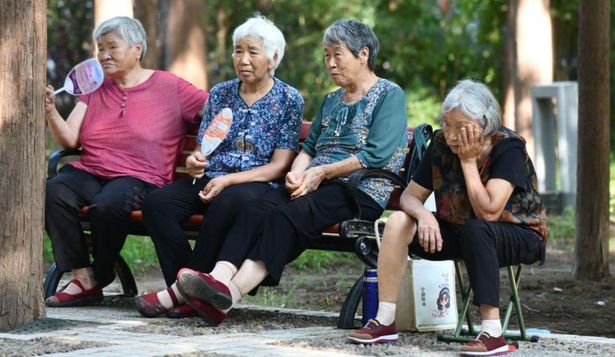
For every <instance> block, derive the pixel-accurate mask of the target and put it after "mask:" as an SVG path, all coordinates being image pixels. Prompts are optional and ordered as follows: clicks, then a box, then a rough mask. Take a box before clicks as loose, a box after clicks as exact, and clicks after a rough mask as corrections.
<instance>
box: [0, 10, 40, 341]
mask: <svg viewBox="0 0 615 357" xmlns="http://www.w3.org/2000/svg"><path fill="white" fill-rule="evenodd" d="M46 46H47V1H46V0H27V1H26V0H0V98H2V100H1V101H0V171H1V172H2V179H1V180H0V212H2V214H0V287H1V288H0V290H1V291H2V292H1V293H0V331H7V330H10V329H12V328H15V327H16V326H19V325H22V324H24V323H26V322H28V321H32V320H36V319H40V318H43V317H45V308H44V305H43V291H42V281H43V278H42V277H43V202H44V199H45V197H44V185H45V135H44V130H45V119H44V117H45V115H44V109H43V93H44V88H45V81H46V73H45V58H46V50H47V48H46Z"/></svg>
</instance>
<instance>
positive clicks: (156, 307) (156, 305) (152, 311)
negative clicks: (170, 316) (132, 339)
mask: <svg viewBox="0 0 615 357" xmlns="http://www.w3.org/2000/svg"><path fill="white" fill-rule="evenodd" d="M167 293H169V296H170V297H171V301H172V302H173V307H175V306H179V305H180V303H179V300H178V299H177V296H175V291H173V289H171V288H170V287H168V288H167ZM135 305H136V307H137V311H139V313H140V314H141V315H143V316H145V317H159V316H160V315H162V314H166V313H167V312H169V310H171V309H172V308H173V307H164V306H162V304H161V303H160V300H158V292H154V293H149V294H143V295H141V296H137V297H136V298H135Z"/></svg>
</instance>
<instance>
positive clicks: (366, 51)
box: [359, 47, 369, 64]
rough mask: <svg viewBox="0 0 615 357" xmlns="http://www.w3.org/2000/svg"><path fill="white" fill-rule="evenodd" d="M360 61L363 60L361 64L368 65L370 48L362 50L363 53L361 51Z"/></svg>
mask: <svg viewBox="0 0 615 357" xmlns="http://www.w3.org/2000/svg"><path fill="white" fill-rule="evenodd" d="M359 59H360V60H361V64H365V63H367V61H368V60H369V48H367V47H363V48H361V51H359Z"/></svg>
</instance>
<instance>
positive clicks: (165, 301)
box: [156, 282, 185, 309]
mask: <svg viewBox="0 0 615 357" xmlns="http://www.w3.org/2000/svg"><path fill="white" fill-rule="evenodd" d="M171 289H173V292H174V293H175V297H177V302H178V304H179V305H181V304H183V303H184V302H185V300H184V298H183V297H182V295H181V294H180V293H179V290H178V289H177V282H174V283H173V285H171ZM156 296H157V297H158V301H160V305H162V306H164V307H166V308H167V309H170V308H172V307H175V304H173V299H171V295H169V292H168V291H167V290H166V289H165V290H162V291H159V292H158V293H157V294H156Z"/></svg>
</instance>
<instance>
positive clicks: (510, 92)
mask: <svg viewBox="0 0 615 357" xmlns="http://www.w3.org/2000/svg"><path fill="white" fill-rule="evenodd" d="M517 5H518V1H517V0H508V12H507V13H506V51H505V56H506V59H505V61H504V63H506V66H505V68H504V91H503V92H502V93H503V96H504V104H503V106H502V108H503V110H502V124H504V126H505V127H507V128H510V129H513V130H514V129H515V77H516V68H517V39H516V35H517V30H516V27H517V26H516V20H517Z"/></svg>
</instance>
